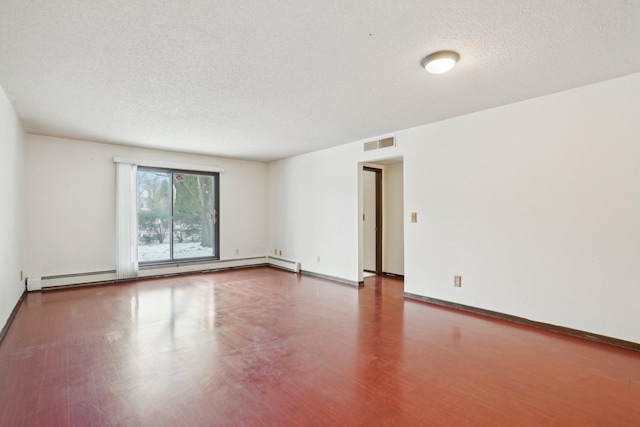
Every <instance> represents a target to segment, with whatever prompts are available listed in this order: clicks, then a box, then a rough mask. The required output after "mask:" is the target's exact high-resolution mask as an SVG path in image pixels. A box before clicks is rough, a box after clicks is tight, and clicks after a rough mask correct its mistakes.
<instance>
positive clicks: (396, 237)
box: [382, 162, 404, 275]
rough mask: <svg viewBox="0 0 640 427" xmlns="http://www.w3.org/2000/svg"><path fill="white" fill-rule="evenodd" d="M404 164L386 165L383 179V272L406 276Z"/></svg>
mask: <svg viewBox="0 0 640 427" xmlns="http://www.w3.org/2000/svg"><path fill="white" fill-rule="evenodd" d="M402 174H403V164H402V162H398V163H391V164H387V165H384V169H383V173H382V179H383V183H382V185H383V187H382V197H383V200H384V202H383V212H382V219H383V225H382V240H383V245H382V247H383V254H382V271H384V272H385V273H393V274H399V275H403V274H404V198H403V193H404V190H403V185H402Z"/></svg>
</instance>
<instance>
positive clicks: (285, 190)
mask: <svg viewBox="0 0 640 427" xmlns="http://www.w3.org/2000/svg"><path fill="white" fill-rule="evenodd" d="M358 153H359V147H356V146H355V145H353V144H349V145H342V146H339V147H335V148H331V149H328V150H322V151H317V152H314V153H311V154H306V155H301V156H297V157H294V158H291V159H287V160H280V161H277V162H272V163H270V164H269V204H268V212H269V254H270V255H273V251H274V250H275V249H278V250H282V257H283V258H287V259H291V260H295V261H299V262H300V263H301V266H302V269H303V270H305V271H310V272H314V273H320V274H325V275H329V276H333V277H337V278H341V279H344V280H347V281H352V282H357V281H358V280H359V277H361V275H362V271H359V268H361V266H360V264H359V261H358V254H359V248H358V225H359V224H361V223H362V221H360V218H362V212H361V210H360V212H358V176H359V173H360V171H359V166H358V164H357V163H356V162H354V159H356V158H357V155H358ZM318 257H320V261H318Z"/></svg>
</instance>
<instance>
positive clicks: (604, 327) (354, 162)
mask: <svg viewBox="0 0 640 427" xmlns="http://www.w3.org/2000/svg"><path fill="white" fill-rule="evenodd" d="M639 111H640V74H634V75H631V76H627V77H623V78H620V79H615V80H610V81H607V82H602V83H599V84H595V85H590V86H585V87H582V88H577V89H573V90H569V91H565V92H561V93H557V94H553V95H549V96H545V97H541V98H536V99H532V100H528V101H524V102H520V103H516V104H511V105H507V106H503V107H499V108H495V109H491V110H486V111H482V112H478V113H474V114H469V115H466V116H462V117H458V118H454V119H451V120H447V121H442V122H438V123H433V124H430V125H425V126H421V127H416V128H412V129H407V130H403V131H399V132H397V133H396V138H397V147H396V148H386V149H383V150H376V151H375V152H367V153H365V152H363V150H362V142H363V141H359V142H354V143H352V144H347V145H343V146H340V147H337V148H333V149H329V150H323V151H320V152H316V153H311V154H306V155H304V156H298V157H293V158H290V159H286V160H282V161H279V162H276V163H273V164H272V165H271V167H270V171H269V178H270V183H269V188H270V195H271V197H270V205H269V206H270V207H269V209H270V210H269V212H270V218H269V224H270V235H269V242H270V247H273V245H279V246H280V248H281V249H282V250H283V251H284V252H285V253H287V254H289V255H290V257H291V258H297V259H299V260H300V261H302V268H303V269H311V270H313V271H315V272H319V273H321V274H328V275H335V276H338V277H342V278H345V279H348V280H357V278H358V275H357V269H356V268H355V265H357V263H358V262H361V258H359V254H358V228H359V225H358V221H357V218H358V214H359V213H361V206H362V201H361V200H358V187H359V186H361V183H360V182H359V178H358V176H357V174H356V173H355V171H356V170H357V168H358V163H359V162H368V161H373V162H375V161H376V160H378V159H379V158H382V157H396V156H401V157H403V158H404V183H403V184H404V212H405V215H404V219H405V221H404V237H405V239H404V247H405V250H404V256H405V262H404V266H405V271H404V272H405V291H406V292H410V293H413V294H417V295H423V296H428V297H433V298H439V299H443V300H447V301H451V302H456V303H461V304H467V305H472V306H476V307H480V308H484V309H489V310H494V311H499V312H502V313H507V314H512V315H516V316H521V317H525V318H528V319H531V320H535V321H540V322H546V323H552V324H555V325H559V326H565V327H570V328H576V329H581V330H585V331H589V332H593V333H598V334H603V335H607V336H610V337H614V338H619V339H624V340H629V341H634V342H640V328H638V325H640V310H638V301H640V221H639V220H638V218H640V139H639V138H640V120H638V112H639ZM376 156H378V157H379V158H378V159H377V158H376ZM410 212H417V213H418V223H416V224H412V223H410V222H409V214H410ZM325 253H331V254H332V255H331V256H328V257H323V258H322V260H323V262H320V263H317V262H315V256H316V255H319V254H322V255H324V254H325ZM453 275H461V276H462V283H463V286H462V287H461V288H454V287H453Z"/></svg>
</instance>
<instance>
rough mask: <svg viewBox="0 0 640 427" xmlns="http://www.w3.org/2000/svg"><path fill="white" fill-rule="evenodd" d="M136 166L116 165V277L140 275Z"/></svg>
mask: <svg viewBox="0 0 640 427" xmlns="http://www.w3.org/2000/svg"><path fill="white" fill-rule="evenodd" d="M137 170H138V167H137V166H136V165H135V164H129V163H116V277H117V278H118V279H129V278H133V277H136V276H137V275H138V256H137V246H138V241H137V240H138V232H137V226H136V172H137Z"/></svg>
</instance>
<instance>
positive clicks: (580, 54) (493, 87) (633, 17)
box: [0, 0, 640, 161]
mask: <svg viewBox="0 0 640 427" xmlns="http://www.w3.org/2000/svg"><path fill="white" fill-rule="evenodd" d="M442 49H448V50H455V51H457V52H459V53H460V55H461V59H460V62H459V63H458V66H457V67H456V68H454V70H453V71H452V72H450V73H448V74H444V75H440V76H434V75H429V74H427V73H426V72H425V71H423V70H422V69H421V68H420V61H421V60H422V58H423V57H425V56H426V55H427V54H429V53H432V52H434V51H437V50H442ZM639 71H640V1H638V0H628V1H624V0H607V1H603V0H562V1H531V0H491V1H489V0H485V1H477V0H462V1H461V0H415V1H414V0H395V1H393V0H352V1H345V0H324V1H309V0H278V1H264V0H220V1H210V0H193V1H182V2H178V1H175V0H171V1H168V0H162V1H159V0H156V1H141V0H109V1H78V0H75V1H72V0H29V1H26V0H2V1H1V2H0V86H2V88H3V89H4V91H5V93H6V94H7V96H8V97H9V99H10V101H11V102H12V104H13V106H14V108H15V110H16V112H17V114H18V116H19V117H20V119H21V120H22V121H23V123H24V126H25V130H26V131H27V132H29V133H36V134H43V135H51V136H60V137H66V138H73V139H81V140H89V141H102V142H110V143H116V144H124V145H133V146H139V147H152V148H160V149H168V150H177V151H184V152H194V153H203V154H211V155H216V156H223V157H233V158H241V159H251V160H262V161H269V160H274V159H279V158H283V157H288V156H292V155H295V154H299V153H304V152H309V151H313V150H317V149H321V148H325V147H331V146H334V145H339V144H344V143H347V142H352V141H356V140H361V139H366V138H371V137H374V136H378V135H382V134H386V133H390V132H393V131H397V130H400V129H404V128H408V127H412V126H417V125H421V124H426V123H430V122H434V121H438V120H442V119H446V118H450V117H454V116H459V115H462V114H466V113H469V112H473V111H478V110H482V109H486V108H490V107H494V106H498V105H504V104H507V103H511V102H516V101H520V100H524V99H528V98H532V97H537V96H541V95H545V94H549V93H553V92H557V91H561V90H565V89H569V88H573V87H577V86H582V85H585V84H589V83H594V82H598V81H602V80H607V79H610V78H614V77H618V76H623V75H627V74H631V73H635V72H639Z"/></svg>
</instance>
